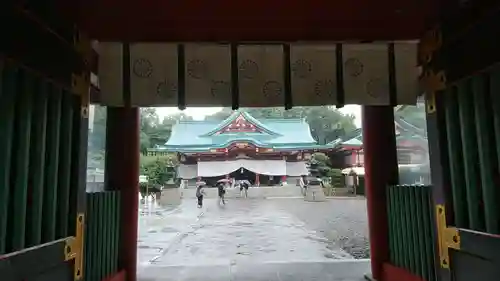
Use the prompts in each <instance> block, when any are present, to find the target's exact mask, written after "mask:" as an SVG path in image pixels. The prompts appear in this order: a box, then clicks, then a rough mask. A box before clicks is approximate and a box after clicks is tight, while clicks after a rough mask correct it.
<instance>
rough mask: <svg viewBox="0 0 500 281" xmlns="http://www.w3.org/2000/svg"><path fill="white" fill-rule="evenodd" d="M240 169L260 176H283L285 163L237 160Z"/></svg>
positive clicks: (279, 161) (281, 161)
mask: <svg viewBox="0 0 500 281" xmlns="http://www.w3.org/2000/svg"><path fill="white" fill-rule="evenodd" d="M238 161H240V163H241V167H243V168H245V169H247V170H249V171H251V172H254V173H256V174H260V175H266V176H284V175H286V162H285V161H284V160H247V159H241V160H238Z"/></svg>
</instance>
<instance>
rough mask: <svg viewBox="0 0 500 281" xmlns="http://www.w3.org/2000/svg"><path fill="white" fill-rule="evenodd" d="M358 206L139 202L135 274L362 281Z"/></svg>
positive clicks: (348, 202)
mask: <svg viewBox="0 0 500 281" xmlns="http://www.w3.org/2000/svg"><path fill="white" fill-rule="evenodd" d="M367 236H368V235H367V225H366V207H365V201H364V200H360V199H330V200H328V201H326V202H305V201H304V200H302V199H291V198H287V199H232V200H229V201H228V203H227V205H225V206H219V204H218V203H217V200H216V199H208V200H205V206H204V207H203V208H201V209H198V208H196V203H195V201H194V200H192V199H189V200H184V201H180V202H177V203H176V204H171V205H164V206H160V205H158V204H155V203H152V202H151V204H143V205H142V209H141V219H140V222H139V249H138V263H139V264H138V276H139V280H142V281H160V280H165V281H170V280H218V281H222V280H256V281H257V280H258V281H267V280H287V281H294V280H336V281H340V280H342V281H354V280H363V274H365V273H368V271H369V263H368V261H367V260H360V259H356V258H364V257H366V256H367V246H368V245H367V242H366V241H367V238H366V237H367Z"/></svg>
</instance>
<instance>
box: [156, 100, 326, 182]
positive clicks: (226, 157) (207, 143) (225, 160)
mask: <svg viewBox="0 0 500 281" xmlns="http://www.w3.org/2000/svg"><path fill="white" fill-rule="evenodd" d="M331 149H332V147H331V146H329V145H318V144H317V142H316V141H315V140H314V138H313V137H312V136H311V132H310V128H309V124H308V123H307V122H306V121H305V120H304V119H256V118H254V117H253V116H251V115H250V114H249V113H248V112H246V111H243V110H238V111H234V112H233V114H231V116H229V117H228V118H226V119H225V120H223V121H222V122H220V121H219V122H217V121H179V122H178V123H177V124H175V125H174V126H173V128H172V133H171V136H170V138H169V140H168V141H167V143H166V144H165V145H164V146H161V147H156V148H154V149H150V150H149V151H148V153H149V154H164V153H172V152H175V153H177V156H178V160H179V163H180V164H179V167H178V170H177V177H178V178H180V179H184V180H190V184H193V182H194V181H196V180H203V181H205V182H207V184H210V185H212V184H214V183H215V182H217V181H218V180H220V179H223V178H235V179H237V180H243V179H246V180H249V181H250V182H251V183H252V184H255V185H276V184H280V183H285V182H289V183H293V184H295V183H296V181H297V179H298V177H300V176H302V175H307V174H308V169H307V167H306V161H307V160H308V159H310V158H311V154H312V153H314V152H327V151H328V150H331Z"/></svg>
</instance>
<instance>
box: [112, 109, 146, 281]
mask: <svg viewBox="0 0 500 281" xmlns="http://www.w3.org/2000/svg"><path fill="white" fill-rule="evenodd" d="M139 124H140V123H139V109H138V108H121V107H120V108H119V107H108V111H107V124H106V127H107V132H106V188H109V189H117V190H120V191H121V226H122V232H121V233H120V253H119V267H120V268H123V269H124V270H125V271H126V272H127V273H128V274H127V276H126V280H127V281H136V278H137V277H136V272H137V227H138V225H137V224H138V219H139V211H138V207H139V206H138V205H139V200H138V199H137V194H139V150H140V149H139Z"/></svg>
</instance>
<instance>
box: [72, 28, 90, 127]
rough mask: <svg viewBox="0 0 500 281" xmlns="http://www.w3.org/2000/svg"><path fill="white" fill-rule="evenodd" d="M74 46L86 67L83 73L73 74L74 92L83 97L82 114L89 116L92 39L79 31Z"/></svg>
mask: <svg viewBox="0 0 500 281" xmlns="http://www.w3.org/2000/svg"><path fill="white" fill-rule="evenodd" d="M74 44H75V45H74V48H75V50H76V51H77V52H78V53H79V54H80V56H81V57H82V60H83V63H84V68H83V71H82V72H81V73H73V74H72V76H71V85H72V92H73V94H75V95H78V96H80V97H81V102H82V103H81V109H80V110H81V116H82V117H83V118H89V103H90V85H91V81H90V60H91V59H92V45H91V42H90V39H88V38H87V37H86V36H84V35H83V34H82V33H80V32H79V31H77V32H76V33H75V38H74Z"/></svg>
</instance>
